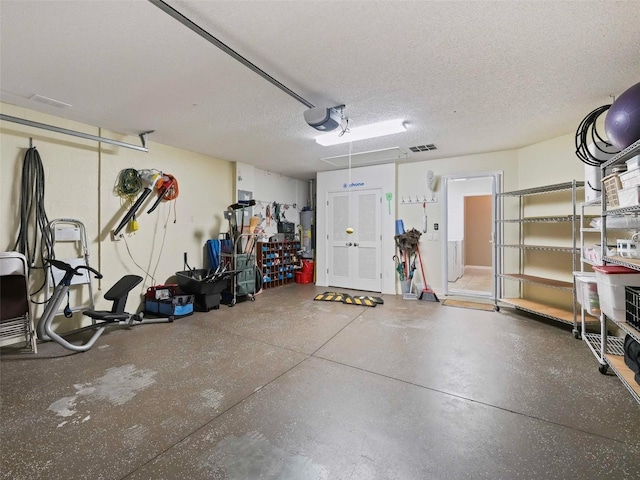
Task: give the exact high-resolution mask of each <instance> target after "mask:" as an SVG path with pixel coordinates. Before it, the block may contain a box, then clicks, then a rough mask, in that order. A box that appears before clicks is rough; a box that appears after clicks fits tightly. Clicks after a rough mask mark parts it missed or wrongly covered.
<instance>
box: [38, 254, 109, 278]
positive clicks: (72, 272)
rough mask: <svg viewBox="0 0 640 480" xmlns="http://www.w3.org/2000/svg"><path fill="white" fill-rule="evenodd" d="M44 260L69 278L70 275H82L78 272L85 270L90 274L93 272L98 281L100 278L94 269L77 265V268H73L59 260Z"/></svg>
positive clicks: (99, 274) (100, 275)
mask: <svg viewBox="0 0 640 480" xmlns="http://www.w3.org/2000/svg"><path fill="white" fill-rule="evenodd" d="M46 260H47V262H49V263H50V264H51V265H53V266H54V267H56V268H57V269H58V270H62V271H63V272H65V273H66V275H69V276H71V275H82V273H80V271H79V270H81V269H85V270H89V271H90V272H93V273H94V274H95V278H98V279H100V278H102V274H101V273H100V272H99V271H97V270H95V269H93V268H91V267H88V266H86V265H78V266H77V267H75V268H74V267H72V266H71V265H69V264H68V263H66V262H62V261H60V260H56V259H54V258H47V259H46ZM66 275H65V276H66Z"/></svg>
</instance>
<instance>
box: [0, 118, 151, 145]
mask: <svg viewBox="0 0 640 480" xmlns="http://www.w3.org/2000/svg"><path fill="white" fill-rule="evenodd" d="M0 120H5V121H7V122H13V123H19V124H21V125H26V126H28V127H35V128H41V129H43V130H49V131H51V132H56V133H62V134H64V135H71V136H73V137H80V138H85V139H87V140H93V141H95V142H101V143H108V144H110V145H117V146H119V147H125V148H131V149H133V150H139V151H141V152H146V153H148V152H149V149H148V148H146V147H145V146H142V147H141V146H139V145H133V144H131V143H125V142H120V141H118V140H112V139H111V138H104V137H98V136H97V135H91V134H89V133H83V132H77V131H75V130H68V129H66V128H61V127H55V126H53V125H47V124H46V123H39V122H34V121H31V120H25V119H24V118H18V117H12V116H10V115H4V114H0ZM143 135H146V133H142V134H140V138H141V139H143ZM145 140H146V139H143V143H146V141H145Z"/></svg>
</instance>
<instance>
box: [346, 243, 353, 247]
mask: <svg viewBox="0 0 640 480" xmlns="http://www.w3.org/2000/svg"><path fill="white" fill-rule="evenodd" d="M345 245H346V246H347V247H350V246H351V245H353V243H351V242H349V243H345Z"/></svg>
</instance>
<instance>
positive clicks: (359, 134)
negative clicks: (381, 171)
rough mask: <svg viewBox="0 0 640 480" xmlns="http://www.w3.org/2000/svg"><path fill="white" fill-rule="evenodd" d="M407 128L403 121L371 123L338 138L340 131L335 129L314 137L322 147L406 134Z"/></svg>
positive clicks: (354, 128) (350, 129)
mask: <svg viewBox="0 0 640 480" xmlns="http://www.w3.org/2000/svg"><path fill="white" fill-rule="evenodd" d="M406 131H407V127H405V126H404V120H387V121H386V122H380V123H372V124H371V125H363V126H362V127H353V128H349V132H348V133H345V134H344V135H342V136H341V137H340V136H338V135H339V134H340V132H341V129H339V128H338V129H336V130H335V131H333V132H331V133H327V134H325V135H320V136H319V137H316V142H317V143H319V144H320V145H322V146H324V147H328V146H329V145H339V144H341V143H348V142H356V141H358V140H364V139H366V138H376V137H384V136H385V135H391V134H393V133H401V132H406Z"/></svg>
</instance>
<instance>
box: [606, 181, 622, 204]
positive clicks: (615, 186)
mask: <svg viewBox="0 0 640 480" xmlns="http://www.w3.org/2000/svg"><path fill="white" fill-rule="evenodd" d="M602 187H603V188H604V192H605V195H606V197H605V198H606V199H607V207H610V208H616V207H617V206H618V205H619V202H618V190H620V189H621V188H622V183H621V182H620V177H619V176H618V174H617V173H612V174H611V175H607V176H606V177H604V178H603V179H602Z"/></svg>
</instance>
